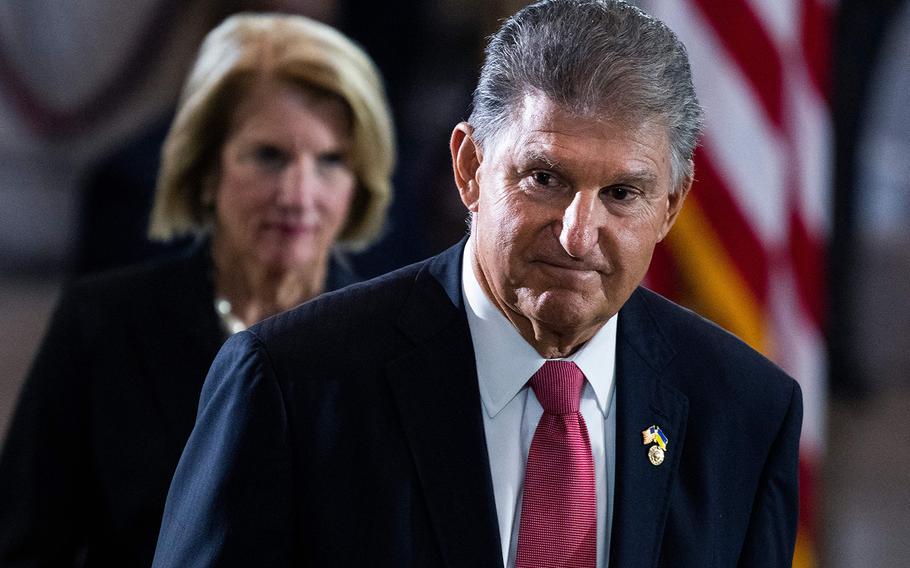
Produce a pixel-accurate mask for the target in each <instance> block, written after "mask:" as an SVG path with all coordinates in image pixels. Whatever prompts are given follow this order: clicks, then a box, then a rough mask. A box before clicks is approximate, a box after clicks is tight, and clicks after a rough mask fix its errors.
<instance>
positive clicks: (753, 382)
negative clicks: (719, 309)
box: [636, 288, 799, 399]
mask: <svg viewBox="0 0 910 568" xmlns="http://www.w3.org/2000/svg"><path fill="white" fill-rule="evenodd" d="M636 295H637V296H638V297H639V298H640V300H641V301H642V303H643V305H644V306H645V308H646V310H647V311H648V312H649V314H650V316H651V317H652V318H653V319H654V321H655V322H658V327H659V329H660V332H661V333H662V335H663V336H664V339H666V341H668V342H669V344H670V345H671V346H672V348H673V350H674V351H675V356H674V361H675V364H676V365H678V366H679V365H682V366H685V367H687V368H692V369H697V371H698V372H699V373H700V374H701V376H703V377H704V376H710V377H713V381H712V385H711V386H712V388H721V389H722V387H724V386H728V387H729V388H730V389H731V390H732V391H734V392H741V393H750V392H764V393H767V394H769V395H773V396H774V398H779V397H780V398H787V399H789V397H790V396H792V393H793V391H794V389H796V390H798V389H799V387H798V385H797V384H796V381H795V380H794V379H793V378H791V377H790V376H789V375H788V374H787V373H786V372H784V371H783V370H782V369H781V368H780V367H778V366H777V365H776V364H775V363H773V362H772V361H770V360H769V359H768V358H767V357H765V356H764V355H763V354H761V353H759V352H758V351H756V350H755V349H754V348H752V347H750V346H749V345H747V344H746V343H745V342H744V341H742V340H741V339H740V338H738V337H736V336H735V335H733V334H732V333H730V332H729V331H727V330H725V329H723V328H722V327H720V326H719V325H717V324H716V323H714V322H712V321H710V320H708V319H706V318H704V317H702V316H700V315H698V314H697V313H695V312H693V311H692V310H689V309H687V308H684V307H682V306H679V305H677V304H675V303H674V302H672V301H670V300H668V299H666V298H664V297H663V296H661V295H659V294H657V293H655V292H652V291H650V290H647V289H645V288H639V290H637V291H636Z"/></svg>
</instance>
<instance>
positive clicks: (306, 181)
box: [278, 158, 318, 209]
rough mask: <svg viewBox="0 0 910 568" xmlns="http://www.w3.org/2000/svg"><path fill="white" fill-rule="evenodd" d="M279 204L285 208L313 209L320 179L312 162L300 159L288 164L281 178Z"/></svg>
mask: <svg viewBox="0 0 910 568" xmlns="http://www.w3.org/2000/svg"><path fill="white" fill-rule="evenodd" d="M279 183H280V185H279V188H278V203H279V204H280V205H282V206H285V207H299V208H301V209H306V208H308V207H312V205H313V200H314V198H315V195H316V185H317V184H318V178H317V175H316V167H315V164H314V163H312V160H307V159H305V158H300V159H297V160H294V161H293V162H291V163H290V164H288V167H287V169H286V170H285V171H284V174H283V175H282V176H281V180H280V182H279Z"/></svg>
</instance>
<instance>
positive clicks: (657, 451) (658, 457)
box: [641, 425, 670, 465]
mask: <svg viewBox="0 0 910 568" xmlns="http://www.w3.org/2000/svg"><path fill="white" fill-rule="evenodd" d="M641 437H642V440H644V441H643V442H642V444H644V445H646V446H647V445H648V444H655V443H656V444H657V445H656V446H651V447H650V448H648V459H649V460H651V464H652V465H660V464H662V463H664V453H665V452H666V451H667V444H669V443H670V439H669V438H667V435H666V434H664V433H663V430H661V429H660V427H659V426H656V425H653V426H649V427H647V428H645V429H644V430H642V431H641Z"/></svg>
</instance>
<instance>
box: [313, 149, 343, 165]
mask: <svg viewBox="0 0 910 568" xmlns="http://www.w3.org/2000/svg"><path fill="white" fill-rule="evenodd" d="M345 163H346V159H345V157H344V154H342V153H341V152H326V153H325V154H320V155H319V164H320V165H322V166H330V167H331V166H343V165H345Z"/></svg>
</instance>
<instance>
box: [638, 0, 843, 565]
mask: <svg viewBox="0 0 910 568" xmlns="http://www.w3.org/2000/svg"><path fill="white" fill-rule="evenodd" d="M832 1H833V0H643V1H641V2H639V5H641V7H642V8H643V9H645V10H647V11H648V12H649V13H652V14H654V15H655V16H657V17H658V18H660V19H661V20H663V21H664V22H666V23H667V24H668V25H669V26H670V27H671V28H672V29H673V30H674V31H675V32H676V33H677V34H678V35H679V37H680V39H682V41H683V43H685V44H686V47H687V48H688V50H689V56H690V58H691V62H692V70H693V75H694V79H695V88H696V91H697V92H698V96H699V99H700V100H701V103H702V105H703V106H704V107H705V112H706V129H705V135H704V137H703V139H702V141H701V147H700V148H699V149H698V151H697V152H696V157H695V178H696V181H695V183H694V185H693V188H692V191H691V193H690V195H689V197H688V199H687V201H686V204H685V207H684V208H683V212H682V214H681V216H680V218H679V220H678V221H677V223H676V226H675V227H674V229H673V231H672V232H671V233H670V236H669V237H668V239H667V241H666V242H665V243H664V244H662V245H661V246H659V247H658V250H657V251H656V252H655V257H654V261H653V262H652V269H651V272H650V273H649V275H648V281H647V283H648V284H649V285H650V286H651V287H652V288H654V289H655V290H657V291H659V292H661V293H663V294H665V295H668V296H670V297H671V298H673V299H676V300H677V301H679V302H681V303H683V304H685V305H688V306H689V307H691V308H693V309H695V310H696V311H698V312H700V313H702V314H703V315H705V316H706V317H708V318H710V319H712V320H714V321H715V322H717V323H719V324H720V325H722V326H724V327H725V328H727V329H728V330H730V331H732V332H733V333H735V334H737V335H738V336H739V337H741V338H742V339H743V340H745V341H746V342H747V343H749V344H750V345H752V346H753V347H754V348H756V349H758V350H759V351H761V352H762V353H764V354H766V355H767V356H768V357H770V358H771V359H772V360H774V361H775V362H776V363H777V364H779V365H780V366H781V367H782V368H784V369H785V370H786V371H787V372H789V373H790V374H791V375H792V376H793V377H795V378H796V379H797V380H798V381H799V383H800V386H801V387H802V390H803V401H804V412H805V414H804V419H803V432H802V444H801V447H800V462H801V463H800V522H799V535H798V539H797V550H796V556H795V559H794V563H793V565H794V566H797V567H805V566H815V565H816V554H815V542H816V539H815V534H814V530H813V518H814V516H815V515H816V513H817V508H816V506H815V499H814V489H815V482H814V473H815V472H816V470H817V468H818V465H819V460H820V457H821V455H822V451H823V449H824V432H825V423H824V422H825V420H824V409H825V405H826V388H825V386H826V385H825V383H826V375H827V367H826V354H825V344H824V337H823V325H824V321H823V320H824V311H825V302H824V297H825V294H824V272H823V265H824V252H825V243H826V241H827V236H828V234H829V233H830V227H829V223H830V221H831V214H830V207H831V205H830V203H831V199H830V193H831V176H832V167H831V166H832V159H833V158H832V156H833V138H832V125H831V119H830V115H829V109H828V107H829V105H828V77H829V70H830V63H829V31H830V29H831V25H830V24H831V19H832V16H833V10H834V8H833V4H832Z"/></svg>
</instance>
